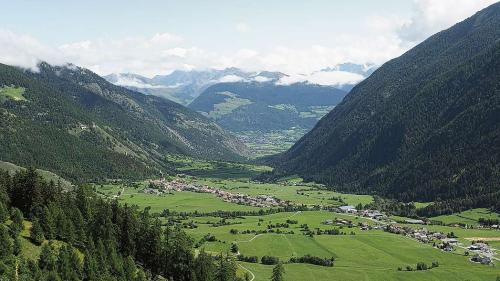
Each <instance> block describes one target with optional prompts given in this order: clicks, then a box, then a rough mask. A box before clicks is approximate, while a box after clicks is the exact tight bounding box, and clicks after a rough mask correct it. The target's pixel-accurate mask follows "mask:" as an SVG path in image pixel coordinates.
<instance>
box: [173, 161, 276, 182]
mask: <svg viewBox="0 0 500 281" xmlns="http://www.w3.org/2000/svg"><path fill="white" fill-rule="evenodd" d="M166 161H167V162H169V163H170V164H171V165H172V166H173V167H174V168H176V169H177V170H178V171H179V172H181V173H186V174H189V175H192V176H195V177H199V178H212V179H237V180H249V179H251V178H252V177H254V176H257V175H258V174H260V173H262V172H265V171H271V168H270V167H268V166H260V165H250V164H242V163H228V162H217V161H208V160H198V159H193V158H189V157H186V156H178V155H168V156H167V157H166Z"/></svg>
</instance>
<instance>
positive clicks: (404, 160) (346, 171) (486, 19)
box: [275, 3, 500, 207]
mask: <svg viewBox="0 0 500 281" xmlns="http://www.w3.org/2000/svg"><path fill="white" fill-rule="evenodd" d="M499 159H500V3H497V4H494V5H492V6H490V7H488V8H486V9H484V10H482V11H480V12H478V13H477V14H475V15H474V16H472V17H470V18H469V19H466V20H465V21H463V22H461V23H458V24H456V25H455V26H453V27H451V28H449V29H448V30H445V31H442V32H439V33H437V34H435V35H434V36H432V37H430V38H429V39H427V40H425V41H424V42H423V43H421V44H419V45H418V46H416V47H415V48H413V49H411V50H410V51H408V52H407V53H405V54H403V55H402V56H401V57H399V58H396V59H393V60H391V61H389V62H387V63H386V64H384V65H383V66H382V67H380V68H379V69H378V70H377V71H375V72H374V73H373V74H372V75H371V76H370V77H369V78H367V79H366V80H364V81H363V82H361V83H360V84H359V85H357V86H356V87H354V89H353V90H352V91H351V92H350V93H349V94H348V95H347V96H346V97H345V98H344V100H343V102H342V103H341V104H339V105H338V106H337V107H336V108H335V109H334V110H333V111H332V112H330V113H329V114H328V115H327V116H325V117H324V118H323V119H322V120H320V122H319V123H318V124H317V126H316V127H315V128H314V129H313V130H312V131H311V132H310V133H308V134H307V135H306V136H304V137H303V138H302V139H301V140H300V141H298V142H297V143H296V144H295V145H294V146H293V147H292V148H291V149H290V150H288V151H287V152H286V153H284V154H283V155H281V156H280V157H278V160H276V161H275V166H276V168H277V170H276V174H275V175H276V176H277V175H285V174H286V175H287V174H299V175H301V176H303V177H305V178H306V179H309V180H315V181H319V182H323V183H326V184H328V185H330V186H333V187H335V188H338V189H342V190H349V191H357V192H365V193H366V192H372V193H379V194H382V195H385V196H389V197H395V198H398V199H402V200H405V201H410V200H424V201H434V200H445V199H454V201H453V202H451V201H448V202H447V203H446V204H450V206H451V205H453V204H459V205H463V206H466V205H467V206H473V205H482V206H485V207H490V206H492V205H494V204H495V202H498V200H499V199H500V198H499V189H500V161H499Z"/></svg>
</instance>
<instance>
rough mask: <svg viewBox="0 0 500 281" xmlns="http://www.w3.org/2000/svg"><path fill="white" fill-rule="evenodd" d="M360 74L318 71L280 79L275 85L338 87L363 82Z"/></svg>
mask: <svg viewBox="0 0 500 281" xmlns="http://www.w3.org/2000/svg"><path fill="white" fill-rule="evenodd" d="M364 78H365V77H363V76H362V75H360V74H356V73H352V72H346V71H338V70H336V71H327V72H325V71H318V72H314V73H312V74H296V75H290V76H285V77H282V78H281V79H280V80H279V81H278V82H277V84H280V85H290V84H293V83H298V82H309V83H312V84H318V85H327V86H338V85H345V84H356V83H358V82H360V81H361V80H363V79H364Z"/></svg>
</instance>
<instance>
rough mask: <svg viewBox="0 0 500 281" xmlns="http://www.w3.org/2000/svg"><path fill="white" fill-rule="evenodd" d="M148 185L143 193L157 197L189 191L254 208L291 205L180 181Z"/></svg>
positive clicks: (273, 199)
mask: <svg viewBox="0 0 500 281" xmlns="http://www.w3.org/2000/svg"><path fill="white" fill-rule="evenodd" d="M150 183H151V184H150V187H148V188H145V189H144V192H145V193H149V194H157V195H159V194H162V193H169V192H172V191H191V192H197V193H210V194H214V195H215V196H217V197H219V198H221V199H222V200H223V201H225V202H230V203H236V204H240V205H247V206H254V207H285V206H289V205H291V203H290V202H289V201H284V200H281V199H279V198H275V197H273V196H269V195H257V196H255V197H253V196H249V195H247V194H243V193H233V192H229V191H226V190H223V189H219V188H214V187H210V186H208V185H201V184H195V183H187V182H184V181H180V180H173V181H164V180H154V181H150Z"/></svg>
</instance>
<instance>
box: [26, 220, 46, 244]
mask: <svg viewBox="0 0 500 281" xmlns="http://www.w3.org/2000/svg"><path fill="white" fill-rule="evenodd" d="M30 238H31V240H32V241H33V242H35V243H36V244H38V245H40V244H42V242H43V241H44V240H45V236H44V234H43V229H42V226H41V225H40V222H39V221H38V219H36V218H35V219H34V220H33V224H32V226H31V230H30Z"/></svg>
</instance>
